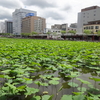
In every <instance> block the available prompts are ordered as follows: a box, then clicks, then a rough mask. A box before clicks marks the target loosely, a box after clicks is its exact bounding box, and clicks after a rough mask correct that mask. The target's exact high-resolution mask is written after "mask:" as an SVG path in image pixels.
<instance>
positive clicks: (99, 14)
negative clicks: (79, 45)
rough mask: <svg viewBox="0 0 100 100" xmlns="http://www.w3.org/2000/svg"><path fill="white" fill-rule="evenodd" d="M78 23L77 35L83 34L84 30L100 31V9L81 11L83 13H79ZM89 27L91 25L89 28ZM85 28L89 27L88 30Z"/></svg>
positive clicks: (92, 8) (93, 8)
mask: <svg viewBox="0 0 100 100" xmlns="http://www.w3.org/2000/svg"><path fill="white" fill-rule="evenodd" d="M77 23H78V24H77V34H83V30H84V29H93V30H95V31H98V29H99V26H100V7H98V6H91V7H88V8H84V9H81V12H79V13H78V22H77ZM87 25H89V27H88V26H87ZM84 26H87V28H86V27H84ZM93 32H94V31H93Z"/></svg>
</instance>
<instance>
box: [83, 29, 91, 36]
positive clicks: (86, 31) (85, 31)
mask: <svg viewBox="0 0 100 100" xmlns="http://www.w3.org/2000/svg"><path fill="white" fill-rule="evenodd" d="M83 32H84V33H85V34H87V35H89V34H91V33H92V32H91V30H84V31H83Z"/></svg>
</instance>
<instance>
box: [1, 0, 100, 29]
mask: <svg viewBox="0 0 100 100" xmlns="http://www.w3.org/2000/svg"><path fill="white" fill-rule="evenodd" d="M96 5H97V6H100V0H0V21H4V20H11V19H12V12H14V11H15V9H19V8H24V9H29V10H33V11H37V15H38V16H41V17H44V18H46V24H47V27H48V28H50V26H51V25H53V24H63V23H68V25H70V24H71V23H77V15H78V12H80V11H81V9H83V8H86V7H89V6H96Z"/></svg>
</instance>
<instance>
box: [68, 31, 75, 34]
mask: <svg viewBox="0 0 100 100" xmlns="http://www.w3.org/2000/svg"><path fill="white" fill-rule="evenodd" d="M68 33H73V34H76V31H74V30H69V31H68Z"/></svg>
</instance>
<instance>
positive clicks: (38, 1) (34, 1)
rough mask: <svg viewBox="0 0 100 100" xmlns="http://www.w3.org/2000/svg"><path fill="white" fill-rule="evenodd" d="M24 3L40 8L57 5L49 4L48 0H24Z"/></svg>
mask: <svg viewBox="0 0 100 100" xmlns="http://www.w3.org/2000/svg"><path fill="white" fill-rule="evenodd" d="M23 3H24V4H25V5H27V6H33V5H34V6H38V7H40V8H48V7H55V6H56V5H55V4H51V3H48V2H47V1H46V0H24V1H23Z"/></svg>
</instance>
